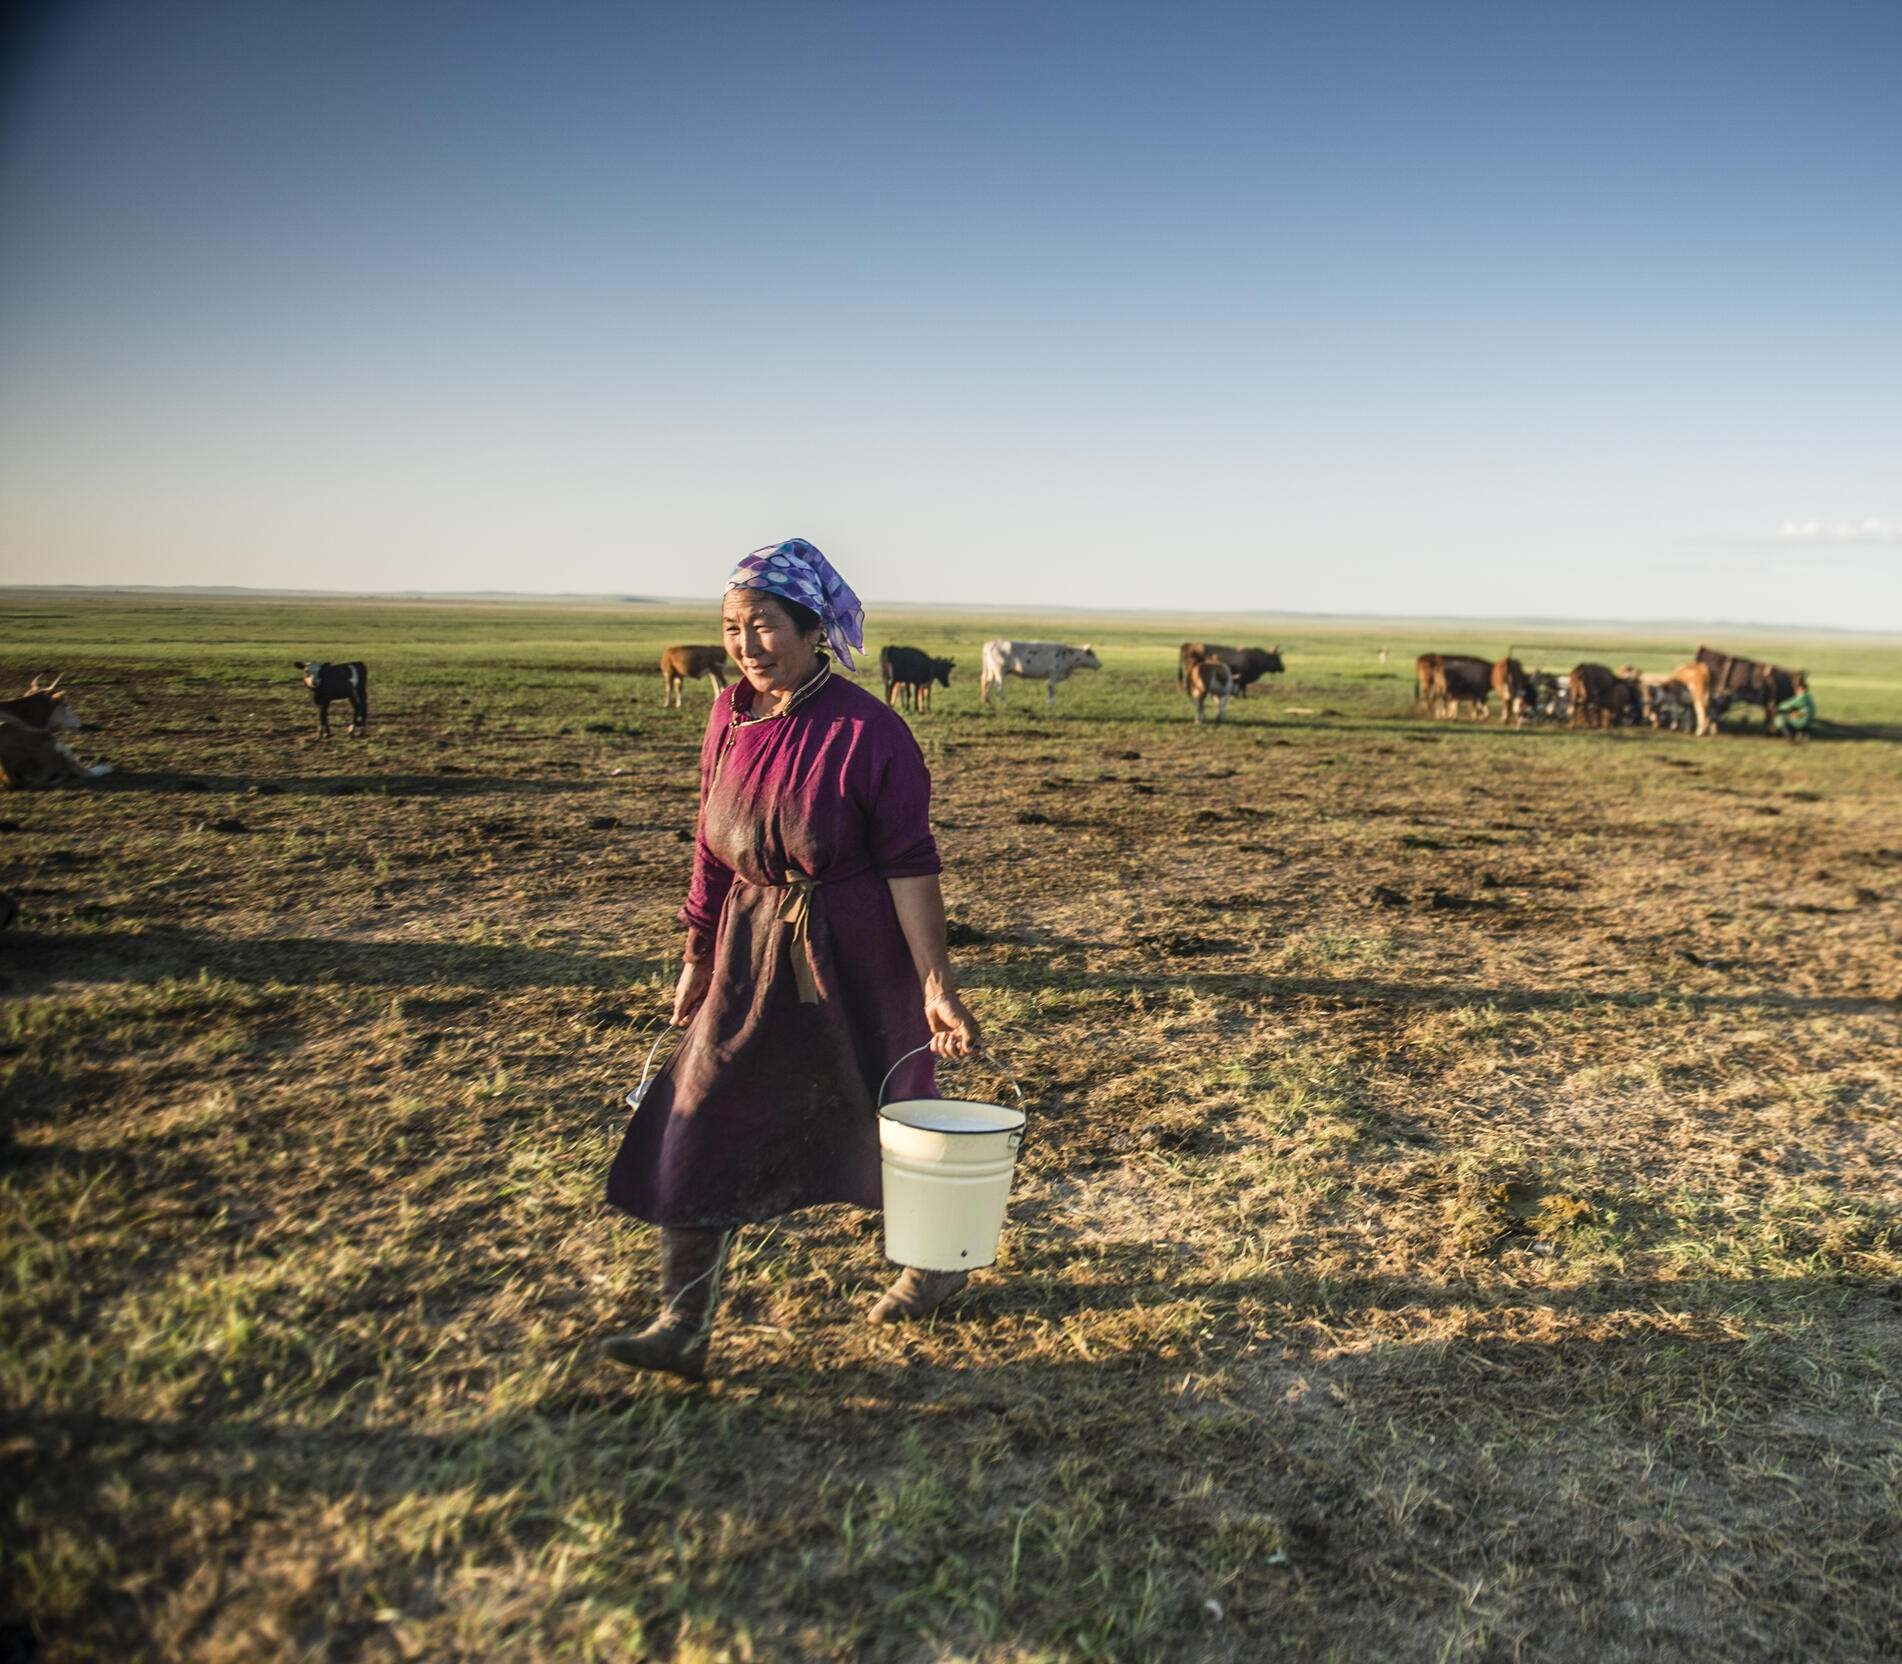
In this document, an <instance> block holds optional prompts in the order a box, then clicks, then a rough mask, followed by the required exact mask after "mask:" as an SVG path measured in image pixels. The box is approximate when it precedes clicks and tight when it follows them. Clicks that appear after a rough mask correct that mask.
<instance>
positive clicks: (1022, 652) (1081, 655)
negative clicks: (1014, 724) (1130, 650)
mask: <svg viewBox="0 0 1902 1664" xmlns="http://www.w3.org/2000/svg"><path fill="white" fill-rule="evenodd" d="M1102 668H1103V661H1102V660H1101V659H1099V658H1098V657H1097V656H1096V654H1095V652H1094V651H1093V650H1092V649H1091V647H1090V644H1089V643H1088V642H1087V641H1086V642H1085V643H1084V644H1083V645H1082V646H1081V647H1066V646H1064V645H1063V644H1062V643H1061V642H1057V641H1005V640H1004V639H1002V638H1001V637H1000V638H998V639H997V640H995V641H987V642H985V643H984V662H983V667H982V669H981V670H980V671H979V673H978V690H977V691H978V697H979V699H981V700H982V701H983V702H984V703H985V704H986V705H988V704H989V703H990V702H991V693H992V691H993V690H995V691H996V694H997V702H998V704H1000V705H1002V704H1004V703H1005V699H1004V678H1005V677H1006V676H1026V677H1030V678H1031V679H1033V680H1034V679H1036V678H1038V677H1042V678H1043V680H1044V682H1045V684H1046V691H1045V693H1044V704H1045V705H1046V706H1050V705H1054V704H1056V702H1057V684H1058V683H1059V682H1061V681H1065V680H1067V679H1068V677H1069V675H1070V673H1071V672H1072V671H1073V670H1101V669H1102Z"/></svg>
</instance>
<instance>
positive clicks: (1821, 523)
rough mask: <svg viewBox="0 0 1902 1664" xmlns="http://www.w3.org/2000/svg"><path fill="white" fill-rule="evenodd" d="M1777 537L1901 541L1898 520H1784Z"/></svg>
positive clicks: (1901, 522)
mask: <svg viewBox="0 0 1902 1664" xmlns="http://www.w3.org/2000/svg"><path fill="white" fill-rule="evenodd" d="M1777 536H1778V538H1779V539H1781V540H1782V541H1783V542H1785V543H1898V544H1902V520H1882V519H1877V518H1874V517H1871V518H1870V519H1867V520H1785V521H1784V522H1783V524H1782V525H1781V526H1779V527H1778V528H1777Z"/></svg>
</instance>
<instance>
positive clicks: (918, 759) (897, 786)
mask: <svg viewBox="0 0 1902 1664" xmlns="http://www.w3.org/2000/svg"><path fill="white" fill-rule="evenodd" d="M874 757H875V767H874V769H873V776H872V778H873V792H872V801H871V828H870V831H869V834H868V837H867V842H868V844H869V846H870V848H871V852H872V862H873V865H875V866H876V867H877V868H878V871H879V875H880V876H881V877H883V878H924V877H928V876H930V875H931V874H933V873H938V872H942V871H943V870H944V863H943V862H942V861H941V860H939V859H938V844H937V840H936V839H934V838H933V837H932V835H931V772H930V770H928V769H927V768H926V767H925V756H924V753H923V752H922V751H920V750H919V749H918V742H917V741H916V740H915V739H913V738H912V734H911V729H910V728H909V727H908V726H906V724H905V723H904V721H903V719H900V720H898V721H896V722H891V723H880V724H879V735H878V739H877V741H876V744H875V746H874Z"/></svg>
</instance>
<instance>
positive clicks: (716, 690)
mask: <svg viewBox="0 0 1902 1664" xmlns="http://www.w3.org/2000/svg"><path fill="white" fill-rule="evenodd" d="M707 680H708V681H709V682H711V683H712V684H713V688H712V692H713V697H714V698H715V699H718V698H719V697H720V695H721V694H723V693H725V692H726V678H725V677H723V676H721V675H719V674H717V673H716V672H714V671H711V670H709V671H708V672H707Z"/></svg>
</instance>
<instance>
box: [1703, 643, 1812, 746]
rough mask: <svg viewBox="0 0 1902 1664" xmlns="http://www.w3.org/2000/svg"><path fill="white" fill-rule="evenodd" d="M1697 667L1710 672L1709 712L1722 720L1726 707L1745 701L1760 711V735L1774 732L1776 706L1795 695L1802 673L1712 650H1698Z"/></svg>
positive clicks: (1708, 648) (1713, 648) (1710, 648)
mask: <svg viewBox="0 0 1902 1664" xmlns="http://www.w3.org/2000/svg"><path fill="white" fill-rule="evenodd" d="M1697 663H1699V664H1701V665H1703V666H1704V667H1705V668H1706V669H1707V670H1709V671H1710V691H1711V710H1712V713H1713V716H1722V715H1723V714H1724V709H1725V707H1726V706H1728V705H1730V704H1732V703H1733V702H1735V701H1737V700H1746V701H1749V702H1750V703H1753V704H1758V705H1761V706H1762V707H1763V731H1764V732H1765V733H1766V734H1773V733H1775V732H1776V721H1777V706H1778V705H1779V704H1780V703H1781V702H1782V701H1783V700H1785V699H1788V698H1789V697H1790V695H1791V694H1793V693H1795V692H1796V678H1797V677H1798V676H1800V675H1802V674H1803V672H1801V671H1795V670H1785V669H1784V668H1783V667H1782V666H1781V665H1776V664H1770V663H1768V662H1767V661H1766V660H1763V659H1740V658H1738V657H1737V656H1736V655H1735V654H1732V653H1720V652H1719V651H1718V650H1717V649H1716V648H1715V647H1701V646H1700V647H1699V648H1698V650H1697Z"/></svg>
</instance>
